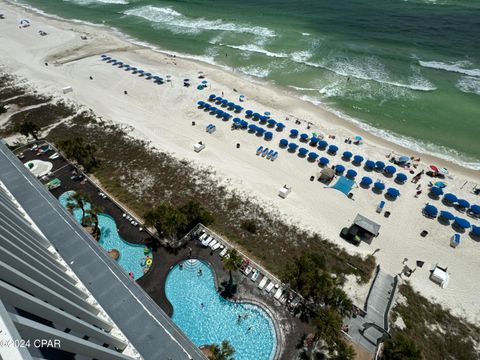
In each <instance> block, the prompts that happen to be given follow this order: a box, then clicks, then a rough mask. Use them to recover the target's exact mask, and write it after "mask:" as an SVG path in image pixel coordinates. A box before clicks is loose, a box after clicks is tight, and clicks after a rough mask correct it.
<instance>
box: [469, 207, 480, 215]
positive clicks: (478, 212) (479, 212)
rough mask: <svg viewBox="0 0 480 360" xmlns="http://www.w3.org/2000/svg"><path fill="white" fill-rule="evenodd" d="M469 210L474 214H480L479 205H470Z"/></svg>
mask: <svg viewBox="0 0 480 360" xmlns="http://www.w3.org/2000/svg"><path fill="white" fill-rule="evenodd" d="M470 211H471V212H472V213H474V214H475V215H480V205H472V206H470Z"/></svg>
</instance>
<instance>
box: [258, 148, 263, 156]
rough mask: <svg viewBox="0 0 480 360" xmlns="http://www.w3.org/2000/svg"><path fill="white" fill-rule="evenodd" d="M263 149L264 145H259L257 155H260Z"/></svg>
mask: <svg viewBox="0 0 480 360" xmlns="http://www.w3.org/2000/svg"><path fill="white" fill-rule="evenodd" d="M262 151H263V146H259V147H258V149H257V155H260V154H261V153H262Z"/></svg>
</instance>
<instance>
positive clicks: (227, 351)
mask: <svg viewBox="0 0 480 360" xmlns="http://www.w3.org/2000/svg"><path fill="white" fill-rule="evenodd" d="M208 348H209V350H210V352H211V355H210V356H209V357H208V359H209V360H234V357H233V354H234V353H235V349H234V347H233V346H232V345H231V344H230V343H229V342H228V341H227V340H223V341H222V344H221V345H220V346H219V345H217V344H212V345H210V346H209V347H208Z"/></svg>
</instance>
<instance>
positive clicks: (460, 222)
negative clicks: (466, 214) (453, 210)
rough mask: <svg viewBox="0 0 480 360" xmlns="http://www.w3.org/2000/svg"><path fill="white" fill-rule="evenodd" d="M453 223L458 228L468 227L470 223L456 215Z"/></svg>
mask: <svg viewBox="0 0 480 360" xmlns="http://www.w3.org/2000/svg"><path fill="white" fill-rule="evenodd" d="M454 224H455V225H457V226H458V227H459V228H460V229H468V228H469V227H470V226H471V225H470V222H469V221H468V220H465V219H462V218H459V217H456V218H455V221H454Z"/></svg>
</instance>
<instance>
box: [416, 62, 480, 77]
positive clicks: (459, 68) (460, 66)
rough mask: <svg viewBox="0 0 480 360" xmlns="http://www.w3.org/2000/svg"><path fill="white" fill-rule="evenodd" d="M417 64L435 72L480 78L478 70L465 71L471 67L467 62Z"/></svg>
mask: <svg viewBox="0 0 480 360" xmlns="http://www.w3.org/2000/svg"><path fill="white" fill-rule="evenodd" d="M418 63H419V64H420V66H423V67H425V68H430V69H436V70H444V71H448V72H454V73H459V74H464V75H468V76H475V77H480V69H466V68H465V66H468V65H471V63H470V62H469V61H458V62H455V63H450V64H447V63H443V62H440V61H421V60H419V61H418Z"/></svg>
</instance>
